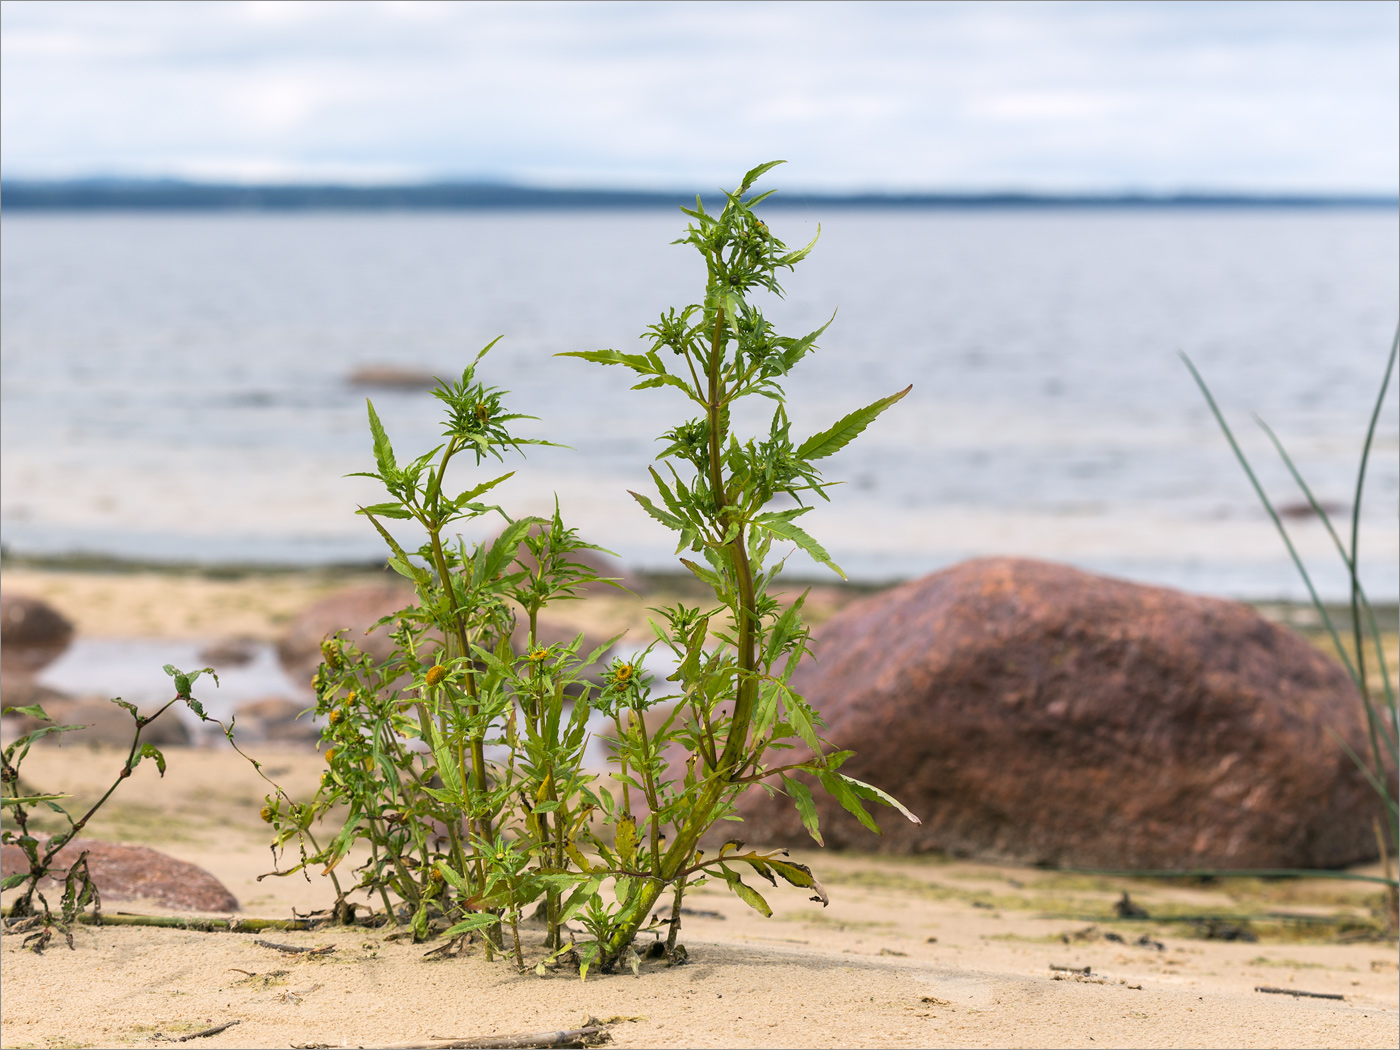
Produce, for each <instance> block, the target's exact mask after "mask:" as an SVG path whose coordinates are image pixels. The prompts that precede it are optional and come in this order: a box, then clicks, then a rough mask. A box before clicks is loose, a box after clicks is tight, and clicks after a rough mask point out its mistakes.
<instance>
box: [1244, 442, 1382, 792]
mask: <svg viewBox="0 0 1400 1050" xmlns="http://www.w3.org/2000/svg"><path fill="white" fill-rule="evenodd" d="M1254 421H1255V422H1256V423H1258V424H1259V426H1260V428H1261V429H1262V430H1263V431H1264V433H1265V434H1267V435H1268V436H1269V440H1270V441H1272V442H1273V445H1274V449H1275V450H1276V451H1277V452H1278V454H1279V458H1281V459H1282V460H1283V462H1284V465H1285V466H1286V467H1287V468H1288V472H1289V473H1290V474H1292V475H1293V480H1294V481H1296V482H1297V483H1298V487H1299V488H1300V489H1301V490H1302V492H1303V495H1304V496H1305V497H1306V498H1307V501H1308V504H1309V505H1310V506H1311V507H1312V509H1313V512H1314V513H1315V514H1317V516H1318V517H1319V518H1320V519H1321V520H1322V524H1323V526H1324V527H1325V528H1326V529H1327V534H1328V535H1329V536H1331V537H1332V543H1333V544H1334V545H1335V546H1336V548H1337V553H1338V554H1340V555H1341V557H1342V561H1343V562H1345V563H1346V567H1347V571H1348V573H1349V574H1350V576H1351V586H1352V588H1353V599H1354V601H1353V610H1352V616H1353V618H1354V617H1355V616H1356V615H1357V609H1356V607H1355V606H1356V601H1355V599H1359V601H1360V607H1361V608H1362V609H1364V610H1365V612H1366V617H1367V619H1368V620H1369V621H1370V627H1371V640H1372V642H1373V643H1374V644H1375V646H1376V663H1377V664H1378V665H1379V667H1380V669H1381V681H1382V682H1383V683H1384V685H1385V694H1386V701H1387V710H1388V711H1389V712H1390V714H1391V716H1392V722H1393V721H1394V714H1395V712H1394V710H1393V708H1394V705H1395V693H1394V691H1393V689H1392V688H1391V683H1390V670H1389V668H1388V667H1387V665H1386V662H1385V650H1384V649H1383V648H1382V646H1381V636H1380V627H1379V625H1378V624H1377V623H1376V612H1375V609H1373V608H1372V607H1371V603H1370V601H1369V600H1368V599H1367V597H1366V592H1365V590H1364V589H1363V588H1362V586H1361V580H1360V578H1359V577H1358V576H1357V575H1356V567H1355V565H1353V564H1352V559H1351V555H1350V554H1349V553H1348V552H1347V548H1346V545H1345V544H1344V543H1343V542H1342V538H1341V537H1340V536H1338V535H1337V530H1336V529H1334V528H1333V527H1332V519H1331V518H1330V517H1328V514H1327V511H1326V510H1325V509H1323V507H1322V504H1320V503H1319V502H1318V501H1317V498H1316V497H1315V496H1314V495H1313V491H1312V489H1311V488H1310V487H1309V486H1308V483H1307V482H1306V481H1304V480H1303V476H1302V474H1301V473H1299V471H1298V468H1297V467H1296V466H1295V465H1294V463H1293V459H1292V457H1290V456H1289V455H1288V452H1287V451H1286V450H1285V449H1284V447H1283V442H1282V441H1280V440H1279V438H1278V435H1277V434H1275V433H1274V432H1273V429H1272V428H1271V427H1270V426H1269V424H1267V423H1265V422H1264V421H1263V420H1262V419H1260V418H1259V417H1258V416H1255V417H1254ZM1353 626H1354V625H1353ZM1357 644H1358V645H1359V644H1360V640H1359V639H1358V640H1357ZM1361 677H1362V679H1363V681H1364V679H1365V675H1364V674H1363V675H1362V676H1361ZM1361 702H1362V703H1363V704H1365V705H1366V721H1367V725H1368V726H1369V727H1370V730H1371V737H1372V740H1371V750H1372V752H1373V753H1374V755H1375V758H1376V764H1377V768H1379V767H1380V766H1381V760H1380V747H1379V743H1378V741H1377V740H1376V727H1377V726H1379V727H1380V734H1381V736H1382V737H1383V738H1384V739H1385V743H1386V747H1387V750H1389V751H1390V753H1391V757H1392V759H1396V758H1400V751H1398V750H1397V741H1396V735H1395V733H1394V732H1393V731H1392V729H1391V728H1388V727H1387V726H1386V724H1385V722H1384V721H1382V720H1381V718H1380V716H1379V715H1377V714H1376V711H1375V705H1374V703H1373V702H1372V701H1371V695H1370V690H1365V691H1363V692H1362V694H1361Z"/></svg>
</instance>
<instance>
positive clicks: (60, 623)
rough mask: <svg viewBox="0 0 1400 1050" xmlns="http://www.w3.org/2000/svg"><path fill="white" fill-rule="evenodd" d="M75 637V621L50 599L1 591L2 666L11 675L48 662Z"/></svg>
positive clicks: (0, 661) (0, 634)
mask: <svg viewBox="0 0 1400 1050" xmlns="http://www.w3.org/2000/svg"><path fill="white" fill-rule="evenodd" d="M72 640H73V625H72V624H71V623H69V622H68V620H67V619H66V618H65V617H64V616H63V614H62V613H60V612H59V611H58V610H57V609H55V608H54V607H53V606H51V605H49V604H48V603H47V602H44V601H41V600H40V599H38V598H30V597H28V596H26V595H22V594H0V666H3V669H4V674H5V676H6V677H7V678H8V677H11V676H14V675H26V674H33V673H35V672H36V671H38V670H39V669H40V668H42V667H45V666H47V665H48V664H50V663H52V662H53V661H54V660H56V659H58V657H59V656H61V655H62V654H63V652H64V650H65V649H67V648H68V645H69V643H70V642H72Z"/></svg>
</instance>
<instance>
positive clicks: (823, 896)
mask: <svg viewBox="0 0 1400 1050" xmlns="http://www.w3.org/2000/svg"><path fill="white" fill-rule="evenodd" d="M767 860H768V863H769V864H770V865H771V866H772V868H773V870H774V871H776V872H777V873H778V874H779V875H781V876H782V877H783V878H785V879H787V881H788V882H790V883H792V884H793V885H794V886H799V887H801V888H802V889H807V890H813V891H814V892H815V893H816V896H815V897H813V898H812V900H814V901H820V902H821V904H822V907H826V906H827V905H828V904H830V903H831V898H830V897H828V896H827V893H826V890H825V889H824V888H823V887H822V884H821V883H820V882H818V881H817V877H816V876H815V875H813V874H812V869H811V868H809V867H807V865H805V864H797V863H795V862H793V861H790V860H779V859H778V858H777V857H768V858H767Z"/></svg>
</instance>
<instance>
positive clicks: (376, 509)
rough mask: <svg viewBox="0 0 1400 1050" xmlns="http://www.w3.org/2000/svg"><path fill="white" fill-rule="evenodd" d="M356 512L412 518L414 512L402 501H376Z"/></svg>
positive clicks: (387, 516)
mask: <svg viewBox="0 0 1400 1050" xmlns="http://www.w3.org/2000/svg"><path fill="white" fill-rule="evenodd" d="M355 513H356V514H378V515H379V516H380V517H381V518H411V517H413V514H412V513H411V512H410V511H409V510H408V509H407V508H406V507H405V506H404V505H403V504H402V503H376V504H374V505H373V506H369V507H361V508H359V509H358V510H357V511H355Z"/></svg>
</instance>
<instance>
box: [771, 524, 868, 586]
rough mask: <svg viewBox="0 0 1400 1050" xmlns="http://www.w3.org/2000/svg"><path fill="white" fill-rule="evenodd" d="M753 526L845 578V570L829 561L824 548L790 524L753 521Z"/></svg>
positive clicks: (829, 558)
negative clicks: (792, 544)
mask: <svg viewBox="0 0 1400 1050" xmlns="http://www.w3.org/2000/svg"><path fill="white" fill-rule="evenodd" d="M754 524H755V525H756V526H758V527H759V528H761V529H766V530H767V531H769V532H771V533H772V534H773V535H774V536H777V537H778V538H779V539H784V540H788V541H790V542H792V543H795V544H797V545H798V546H799V547H801V548H802V549H803V550H804V551H806V552H807V553H808V554H809V555H811V558H812V560H813V561H815V562H817V563H818V564H819V565H825V566H826V567H827V568H829V569H830V570H831V571H832V572H834V573H836V575H838V576H840V577H841V578H842V579H843V580H844V579H845V578H846V573H845V570H843V569H842V568H841V566H839V565H837V564H836V563H835V562H834V561H832V560H831V555H829V554H828V553H827V552H826V548H825V547H823V546H822V545H821V544H820V543H818V542H817V541H816V540H814V539H812V537H811V536H809V535H807V533H805V532H803V531H802V529H800V528H798V527H797V526H796V525H794V524H793V523H792V522H790V521H784V520H768V521H762V520H755V521H754Z"/></svg>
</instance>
